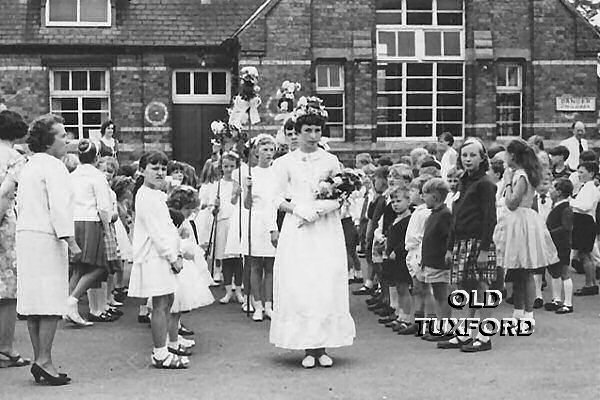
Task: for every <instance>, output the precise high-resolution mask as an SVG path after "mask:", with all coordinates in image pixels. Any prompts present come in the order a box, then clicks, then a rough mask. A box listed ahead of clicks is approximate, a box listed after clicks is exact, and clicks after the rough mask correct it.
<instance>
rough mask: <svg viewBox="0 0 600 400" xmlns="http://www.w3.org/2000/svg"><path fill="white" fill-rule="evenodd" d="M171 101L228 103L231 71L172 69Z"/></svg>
mask: <svg viewBox="0 0 600 400" xmlns="http://www.w3.org/2000/svg"><path fill="white" fill-rule="evenodd" d="M172 87H173V103H175V104H177V103H180V104H181V103H184V104H185V103H187V104H193V103H216V104H219V103H228V102H229V101H230V99H231V73H230V72H229V71H227V70H225V69H211V70H208V69H178V70H175V71H173V84H172Z"/></svg>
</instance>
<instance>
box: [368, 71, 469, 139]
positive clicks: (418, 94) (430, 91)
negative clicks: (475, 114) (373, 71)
mask: <svg viewBox="0 0 600 400" xmlns="http://www.w3.org/2000/svg"><path fill="white" fill-rule="evenodd" d="M463 68H464V67H463V64H462V63H439V62H438V63H388V64H384V65H379V69H378V71H377V93H378V96H377V110H378V115H377V129H378V136H379V137H386V138H393V137H431V136H437V135H439V134H440V133H442V132H446V131H449V132H452V133H453V134H454V135H455V136H461V135H462V124H463Z"/></svg>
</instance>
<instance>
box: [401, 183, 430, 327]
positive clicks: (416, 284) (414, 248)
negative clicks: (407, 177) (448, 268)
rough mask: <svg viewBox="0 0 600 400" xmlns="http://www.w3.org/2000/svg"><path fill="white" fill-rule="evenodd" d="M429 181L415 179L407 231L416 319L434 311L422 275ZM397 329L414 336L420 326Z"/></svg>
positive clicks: (407, 262) (411, 192) (408, 266)
mask: <svg viewBox="0 0 600 400" xmlns="http://www.w3.org/2000/svg"><path fill="white" fill-rule="evenodd" d="M427 180H428V177H426V176H420V177H418V178H416V179H414V180H413V181H412V182H411V184H410V187H409V196H410V202H411V205H412V206H414V207H415V209H414V211H413V213H412V215H411V217H410V221H409V223H408V227H407V229H406V240H405V249H406V252H407V255H406V267H407V268H408V271H409V273H410V276H411V277H412V283H413V292H412V296H413V304H414V318H423V317H425V311H426V310H432V305H433V304H432V299H431V294H430V291H429V287H428V286H427V284H426V283H425V280H424V277H423V275H422V273H421V251H422V243H423V233H424V232H425V222H426V221H427V218H429V215H430V214H431V210H430V209H428V208H427V205H426V204H425V203H424V201H423V198H422V197H421V195H422V194H423V192H422V191H423V186H424V185H425V183H426V182H427ZM397 329H398V334H400V335H414V334H416V333H418V330H419V326H418V324H416V323H413V324H411V325H409V326H398V328H397Z"/></svg>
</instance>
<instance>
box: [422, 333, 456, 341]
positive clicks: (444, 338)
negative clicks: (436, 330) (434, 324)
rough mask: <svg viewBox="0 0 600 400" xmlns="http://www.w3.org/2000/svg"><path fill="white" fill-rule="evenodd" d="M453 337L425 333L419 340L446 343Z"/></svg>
mask: <svg viewBox="0 0 600 400" xmlns="http://www.w3.org/2000/svg"><path fill="white" fill-rule="evenodd" d="M453 337H454V336H453V335H441V336H435V335H432V334H430V333H426V334H424V335H423V336H421V340H425V341H426V342H446V341H448V340H450V339H452V338H453Z"/></svg>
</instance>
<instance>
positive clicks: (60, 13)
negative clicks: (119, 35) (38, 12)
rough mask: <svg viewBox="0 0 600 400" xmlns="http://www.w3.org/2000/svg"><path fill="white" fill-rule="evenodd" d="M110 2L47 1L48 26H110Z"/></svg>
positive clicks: (91, 0) (87, 0)
mask: <svg viewBox="0 0 600 400" xmlns="http://www.w3.org/2000/svg"><path fill="white" fill-rule="evenodd" d="M110 10H111V4H110V0H46V25H47V26H110V24H111V15H110V14H111V13H110Z"/></svg>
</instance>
